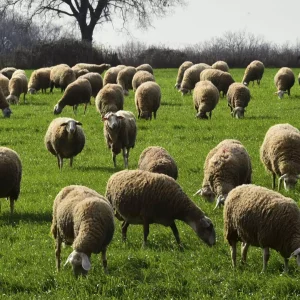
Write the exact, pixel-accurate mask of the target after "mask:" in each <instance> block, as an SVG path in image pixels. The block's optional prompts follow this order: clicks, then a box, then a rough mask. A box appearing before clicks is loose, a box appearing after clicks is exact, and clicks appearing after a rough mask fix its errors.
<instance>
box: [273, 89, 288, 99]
mask: <svg viewBox="0 0 300 300" xmlns="http://www.w3.org/2000/svg"><path fill="white" fill-rule="evenodd" d="M286 93H287V92H286V91H277V92H275V95H277V96H278V98H279V99H282V98H283V96H284V94H286Z"/></svg>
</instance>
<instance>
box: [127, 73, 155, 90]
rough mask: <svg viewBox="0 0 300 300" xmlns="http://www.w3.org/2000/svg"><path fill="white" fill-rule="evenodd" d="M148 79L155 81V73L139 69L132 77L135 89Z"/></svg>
mask: <svg viewBox="0 0 300 300" xmlns="http://www.w3.org/2000/svg"><path fill="white" fill-rule="evenodd" d="M147 81H155V78H154V76H153V74H151V73H149V72H148V71H137V72H136V73H135V74H134V76H133V78H132V88H133V91H134V92H135V91H136V90H137V88H138V87H139V86H140V85H141V84H142V83H144V82H147Z"/></svg>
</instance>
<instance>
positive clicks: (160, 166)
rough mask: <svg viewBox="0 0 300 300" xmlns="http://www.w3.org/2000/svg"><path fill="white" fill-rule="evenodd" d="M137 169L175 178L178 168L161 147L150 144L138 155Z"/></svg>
mask: <svg viewBox="0 0 300 300" xmlns="http://www.w3.org/2000/svg"><path fill="white" fill-rule="evenodd" d="M138 169H139V170H143V171H149V172H154V173H161V174H165V175H168V176H170V177H172V178H174V179H175V180H176V179H177V177H178V168H177V165H176V162H175V160H174V159H173V157H172V156H171V155H170V154H169V152H168V151H167V150H166V149H164V148H163V147H158V146H151V147H148V148H146V149H145V150H144V151H143V152H142V153H141V155H140V158H139V162H138Z"/></svg>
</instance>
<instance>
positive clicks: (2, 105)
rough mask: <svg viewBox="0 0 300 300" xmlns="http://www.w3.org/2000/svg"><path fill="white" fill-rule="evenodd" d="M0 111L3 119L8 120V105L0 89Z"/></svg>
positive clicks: (9, 110) (9, 111) (9, 113)
mask: <svg viewBox="0 0 300 300" xmlns="http://www.w3.org/2000/svg"><path fill="white" fill-rule="evenodd" d="M0 109H1V110H2V113H3V116H4V118H10V115H11V114H12V111H11V109H10V108H9V103H8V102H7V100H6V98H5V96H4V94H3V92H2V89H1V87H0Z"/></svg>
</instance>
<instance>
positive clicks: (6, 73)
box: [0, 67, 17, 79]
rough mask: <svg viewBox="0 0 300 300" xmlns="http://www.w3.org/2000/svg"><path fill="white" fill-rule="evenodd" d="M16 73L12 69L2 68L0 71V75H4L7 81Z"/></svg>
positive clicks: (14, 69)
mask: <svg viewBox="0 0 300 300" xmlns="http://www.w3.org/2000/svg"><path fill="white" fill-rule="evenodd" d="M15 71H17V69H16V68H14V67H6V68H3V69H2V70H1V71H0V74H2V75H4V76H5V77H7V78H8V79H11V77H12V75H13V74H14V72H15Z"/></svg>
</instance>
